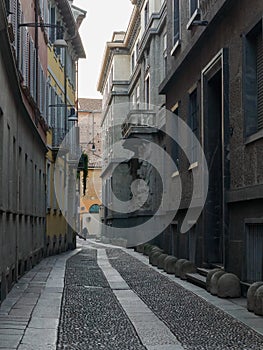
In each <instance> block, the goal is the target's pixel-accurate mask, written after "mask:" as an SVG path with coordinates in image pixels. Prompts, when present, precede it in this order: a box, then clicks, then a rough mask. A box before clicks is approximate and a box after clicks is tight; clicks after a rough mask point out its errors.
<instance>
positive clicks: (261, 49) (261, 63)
mask: <svg viewBox="0 0 263 350" xmlns="http://www.w3.org/2000/svg"><path fill="white" fill-rule="evenodd" d="M257 95H258V106H257V107H258V129H262V128H263V38H262V30H261V32H260V33H259V35H258V36H257Z"/></svg>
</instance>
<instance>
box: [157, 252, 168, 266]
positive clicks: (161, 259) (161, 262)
mask: <svg viewBox="0 0 263 350" xmlns="http://www.w3.org/2000/svg"><path fill="white" fill-rule="evenodd" d="M167 256H168V254H164V253H163V254H161V255H159V257H158V259H157V267H158V269H163V268H164V260H165V258H167Z"/></svg>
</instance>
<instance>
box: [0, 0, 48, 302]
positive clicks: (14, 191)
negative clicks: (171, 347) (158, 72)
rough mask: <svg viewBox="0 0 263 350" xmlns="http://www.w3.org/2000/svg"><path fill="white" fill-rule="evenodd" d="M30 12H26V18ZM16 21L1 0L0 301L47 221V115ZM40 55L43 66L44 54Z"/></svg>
mask: <svg viewBox="0 0 263 350" xmlns="http://www.w3.org/2000/svg"><path fill="white" fill-rule="evenodd" d="M10 5H11V6H12V5H13V4H12V3H11V2H10ZM21 9H23V7H21ZM33 9H34V7H33ZM33 9H31V12H30V15H31V16H32V15H33V13H34V10H33ZM29 17H30V16H29V14H28V16H27V15H26V11H25V16H24V20H25V21H26V20H27V19H29ZM15 21H16V18H15V17H12V16H7V13H6V8H5V2H4V1H0V23H1V24H0V37H1V38H0V41H1V48H0V77H1V82H2V92H1V94H0V107H1V113H0V126H1V127H0V129H1V131H0V143H1V146H0V247H1V248H0V249H1V254H0V285H1V287H0V291H1V295H0V301H2V300H3V299H4V298H5V296H6V294H7V293H8V291H9V290H10V288H11V287H12V285H13V283H14V282H15V281H16V280H17V278H18V277H19V276H21V275H22V274H23V273H24V272H25V271H27V270H28V269H30V268H31V267H32V266H33V265H35V264H36V263H37V262H38V261H39V260H40V259H41V258H42V256H43V254H44V238H45V222H46V221H45V153H46V146H45V118H44V114H43V111H41V110H40V109H41V106H40V104H39V100H38V99H35V98H34V96H36V89H37V85H34V86H31V85H30V84H31V83H30V80H29V76H28V71H27V70H26V69H25V66H23V65H22V64H21V61H20V59H21V56H20V55H19V52H21V46H19V45H21V44H23V42H21V41H19V40H18V39H17V38H18V32H16V31H15V28H14V27H13V30H14V32H12V31H11V29H9V30H8V22H12V23H13V24H14V25H15V24H16V22H15ZM38 34H39V36H40V38H41V35H43V34H41V33H38ZM20 39H21V36H20ZM19 50H20V51H19ZM39 55H40V56H39V63H42V64H43V66H44V65H45V62H46V56H45V53H43V52H42V53H39ZM17 67H19V71H18V69H17ZM28 93H30V94H31V96H29V95H28ZM39 96H41V95H39Z"/></svg>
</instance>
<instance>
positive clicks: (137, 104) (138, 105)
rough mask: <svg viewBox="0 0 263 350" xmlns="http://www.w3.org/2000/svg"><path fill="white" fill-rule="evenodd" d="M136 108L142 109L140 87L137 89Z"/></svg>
mask: <svg viewBox="0 0 263 350" xmlns="http://www.w3.org/2000/svg"><path fill="white" fill-rule="evenodd" d="M136 108H137V109H139V108H140V86H139V85H138V86H137V87H136Z"/></svg>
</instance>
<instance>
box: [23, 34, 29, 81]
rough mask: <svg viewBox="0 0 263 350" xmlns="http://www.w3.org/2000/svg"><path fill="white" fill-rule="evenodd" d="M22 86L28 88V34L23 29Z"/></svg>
mask: <svg viewBox="0 0 263 350" xmlns="http://www.w3.org/2000/svg"><path fill="white" fill-rule="evenodd" d="M23 51H24V55H25V56H24V61H23V63H24V84H25V86H27V87H29V64H30V58H29V55H30V51H29V34H28V31H27V29H26V28H25V44H24V48H23Z"/></svg>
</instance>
